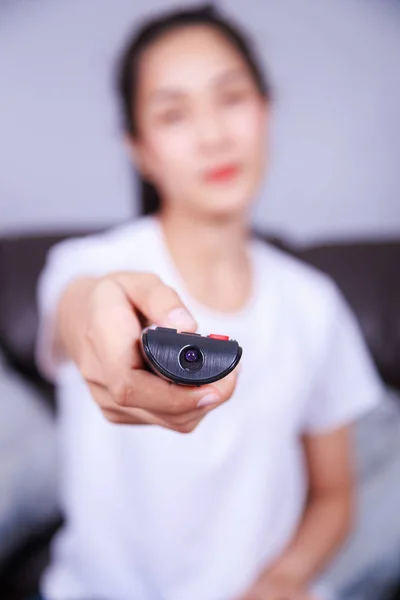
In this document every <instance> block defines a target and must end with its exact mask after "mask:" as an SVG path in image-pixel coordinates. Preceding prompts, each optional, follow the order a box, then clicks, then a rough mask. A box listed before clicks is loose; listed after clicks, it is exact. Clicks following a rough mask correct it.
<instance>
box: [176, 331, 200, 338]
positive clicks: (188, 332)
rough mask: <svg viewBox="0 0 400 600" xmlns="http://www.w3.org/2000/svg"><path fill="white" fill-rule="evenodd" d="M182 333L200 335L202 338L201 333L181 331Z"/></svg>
mask: <svg viewBox="0 0 400 600" xmlns="http://www.w3.org/2000/svg"><path fill="white" fill-rule="evenodd" d="M180 333H184V334H185V335H198V336H200V337H201V333H194V332H193V331H181V332H180Z"/></svg>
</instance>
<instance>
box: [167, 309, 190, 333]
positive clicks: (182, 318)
mask: <svg viewBox="0 0 400 600" xmlns="http://www.w3.org/2000/svg"><path fill="white" fill-rule="evenodd" d="M168 321H169V322H170V324H171V325H174V326H175V327H177V328H179V329H194V328H195V327H196V321H195V320H194V319H193V317H192V316H191V315H190V313H188V311H187V310H185V309H184V308H174V309H173V310H171V312H170V313H169V314H168Z"/></svg>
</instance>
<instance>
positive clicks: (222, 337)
mask: <svg viewBox="0 0 400 600" xmlns="http://www.w3.org/2000/svg"><path fill="white" fill-rule="evenodd" d="M207 337H209V338H212V339H213V340H229V335H219V333H210V335H208V336H207Z"/></svg>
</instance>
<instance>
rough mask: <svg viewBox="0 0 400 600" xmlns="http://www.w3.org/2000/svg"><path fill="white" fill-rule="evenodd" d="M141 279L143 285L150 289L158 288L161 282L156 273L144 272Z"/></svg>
mask: <svg viewBox="0 0 400 600" xmlns="http://www.w3.org/2000/svg"><path fill="white" fill-rule="evenodd" d="M141 279H142V283H143V285H144V286H145V287H147V288H150V289H153V288H157V287H158V286H159V285H160V284H161V278H160V277H159V276H158V275H156V274H155V273H143V274H141Z"/></svg>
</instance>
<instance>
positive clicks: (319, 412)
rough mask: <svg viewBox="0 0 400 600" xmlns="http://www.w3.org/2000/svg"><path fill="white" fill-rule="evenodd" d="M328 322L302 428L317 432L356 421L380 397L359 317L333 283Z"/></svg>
mask: <svg viewBox="0 0 400 600" xmlns="http://www.w3.org/2000/svg"><path fill="white" fill-rule="evenodd" d="M328 312H329V317H328V318H327V320H328V323H327V326H326V328H325V334H324V340H323V344H322V349H321V353H320V356H319V357H318V360H317V365H316V369H315V371H316V373H315V378H314V382H315V384H314V385H313V386H312V390H311V393H310V395H309V398H308V401H307V403H306V410H305V420H304V428H303V431H304V432H306V433H319V432H323V431H324V430H328V429H334V428H338V427H341V426H343V425H346V424H349V423H351V422H353V421H355V420H356V419H357V418H358V417H361V416H362V415H363V414H364V413H366V412H368V411H369V410H371V409H372V408H373V407H374V406H375V405H377V404H378V403H379V401H380V400H381V398H382V397H383V384H382V382H381V379H380V376H379V373H378V371H377V368H376V366H375V364H374V362H373V360H372V357H371V355H370V353H369V350H368V347H367V344H366V341H365V339H364V337H363V334H362V331H361V328H360V326H359V323H358V320H357V318H356V316H355V315H354V313H353V312H352V310H351V308H350V306H349V305H348V303H347V301H346V300H345V298H344V297H343V295H342V293H341V292H340V291H339V289H338V288H337V287H336V286H335V285H334V284H332V289H331V298H330V310H329V311H328Z"/></svg>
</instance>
